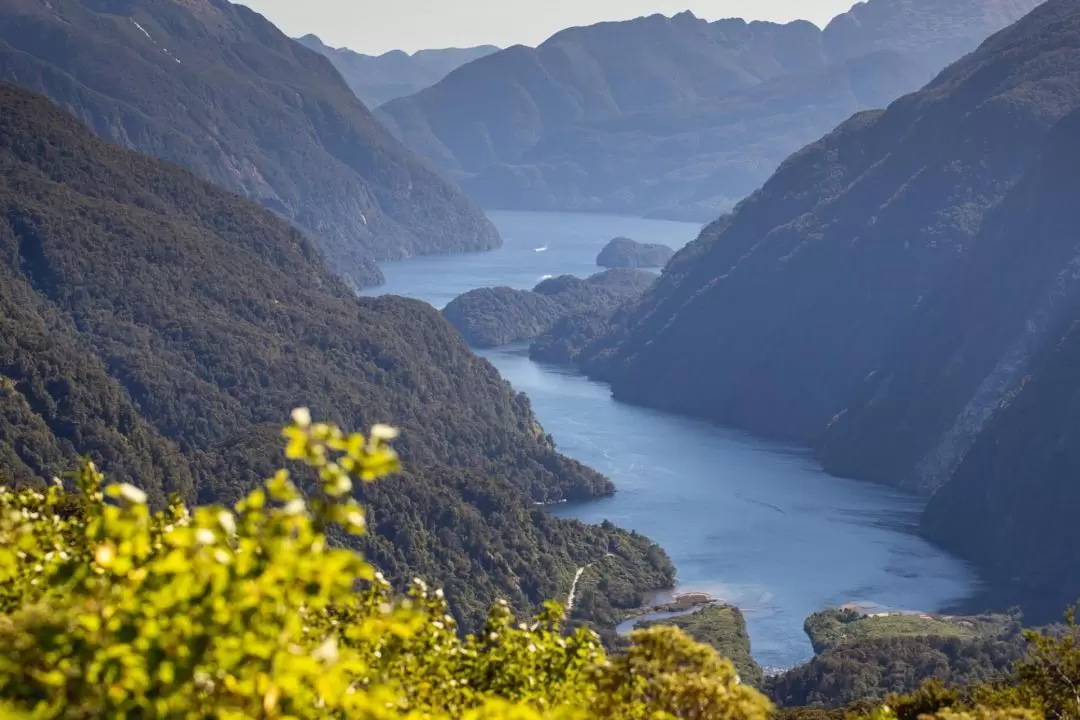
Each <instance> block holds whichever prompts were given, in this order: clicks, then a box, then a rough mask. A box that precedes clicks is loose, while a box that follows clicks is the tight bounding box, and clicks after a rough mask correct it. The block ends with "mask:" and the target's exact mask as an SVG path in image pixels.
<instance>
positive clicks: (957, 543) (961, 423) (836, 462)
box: [564, 0, 1080, 617]
mask: <svg viewBox="0 0 1080 720" xmlns="http://www.w3.org/2000/svg"><path fill="white" fill-rule="evenodd" d="M1078 197H1080V3H1077V2H1076V1H1075V0H1049V2H1047V3H1046V4H1045V5H1043V6H1041V7H1039V8H1037V9H1036V10H1034V11H1033V12H1032V13H1030V14H1029V15H1028V16H1027V17H1025V18H1024V19H1023V20H1021V21H1020V22H1018V23H1016V24H1015V25H1013V26H1011V27H1009V28H1008V29H1006V30H1004V31H1002V32H1000V33H998V34H996V35H995V36H993V37H992V38H990V39H989V40H988V41H986V42H985V43H984V44H983V45H982V46H981V47H980V48H979V49H978V50H977V51H976V52H974V53H971V54H970V55H968V56H967V57H965V58H963V59H962V60H960V61H958V62H957V63H955V64H953V65H952V66H951V67H949V68H948V69H947V70H945V71H944V72H942V73H941V74H940V75H939V76H938V77H937V78H936V79H935V80H934V81H933V82H932V83H930V84H929V85H927V86H926V87H925V88H924V89H922V90H921V91H919V92H917V93H914V94H911V95H908V96H906V97H904V98H902V99H901V100H898V101H897V102H895V103H893V104H892V105H891V106H890V107H889V108H888V109H887V110H885V111H880V110H879V111H871V112H866V113H861V114H859V115H857V116H855V117H854V118H852V119H850V120H849V121H848V122H846V123H844V124H842V125H841V126H840V127H838V128H837V129H836V130H835V131H834V132H832V133H830V134H829V135H827V136H825V137H824V138H822V139H820V140H818V141H817V142H815V143H813V144H811V145H809V146H807V147H806V148H804V149H802V150H801V151H799V152H798V153H796V154H794V155H792V156H791V157H790V158H789V159H788V160H786V161H785V162H784V163H783V165H782V166H781V167H780V169H779V170H778V171H777V172H776V173H775V174H774V175H773V176H772V177H771V178H770V179H769V181H768V182H766V183H765V185H764V186H763V187H762V188H761V189H760V190H758V191H757V192H755V193H754V194H753V195H751V196H750V197H749V198H747V199H746V200H745V201H743V202H742V203H740V204H739V206H738V207H737V208H736V210H735V211H734V212H733V213H732V214H730V215H727V216H724V217H723V218H721V219H720V220H718V221H716V222H714V223H712V224H711V225H710V226H708V227H707V228H706V229H705V230H704V231H703V232H702V234H701V236H700V237H699V238H698V239H697V240H695V241H694V242H693V243H691V244H690V245H688V246H687V247H686V248H685V249H684V250H682V251H681V252H679V253H678V254H677V255H676V256H675V257H674V258H673V259H672V260H671V261H670V262H669V263H668V265H667V266H666V267H665V269H664V273H663V275H662V276H661V279H660V280H659V281H658V283H657V284H656V285H654V286H653V287H652V288H651V289H650V290H649V291H647V292H646V294H645V295H644V296H643V298H642V299H641V300H640V301H639V302H638V303H637V304H636V305H634V306H633V307H632V308H631V309H629V310H627V311H626V312H623V313H621V314H617V316H616V317H617V320H616V321H614V322H613V323H612V324H611V325H609V327H608V328H606V330H605V329H603V328H601V329H597V328H595V327H588V328H585V330H586V331H587V332H585V331H582V330H581V329H579V328H567V332H568V335H572V336H573V337H571V338H570V339H571V340H573V339H575V338H577V340H576V342H577V346H576V347H573V348H572V349H571V350H572V351H569V352H566V353H564V355H565V356H569V357H574V356H575V353H578V354H577V355H576V357H577V360H578V362H579V363H580V364H581V365H582V366H583V367H585V368H586V369H587V370H588V371H590V372H591V373H592V374H593V375H594V376H598V377H601V378H604V379H607V380H609V381H610V382H611V383H612V385H613V390H614V393H615V395H616V396H617V397H619V398H620V399H623V400H627V401H633V402H639V403H642V404H646V405H650V406H657V407H662V408H664V409H666V410H669V411H676V412H682V413H687V414H692V415H697V416H703V417H706V418H709V419H711V420H714V421H718V422H722V423H725V424H731V425H737V426H741V427H743V428H747V429H750V430H753V431H756V432H758V433H762V434H767V435H773V436H781V437H785V438H791V439H795V440H797V441H799V442H802V443H806V444H812V445H815V446H816V448H817V453H818V457H819V458H820V459H821V460H822V461H823V462H824V464H825V467H826V468H827V469H828V470H830V471H832V472H834V473H837V474H840V475H844V476H849V477H855V478H860V479H866V480H875V481H878V482H882V483H886V484H889V485H892V486H897V487H903V488H906V489H910V490H913V491H918V492H920V493H923V494H924V495H926V496H929V497H930V500H929V508H928V510H927V512H926V515H925V517H924V519H923V529H924V532H925V533H926V534H928V535H929V536H930V537H932V538H933V539H935V540H937V541H939V542H941V543H942V544H943V545H944V546H945V547H947V548H949V549H951V550H953V551H955V552H957V553H959V554H961V555H963V556H964V557H966V558H968V559H971V560H974V561H976V562H978V563H979V565H980V566H981V567H982V568H983V569H984V570H986V571H987V572H990V573H994V574H995V575H996V576H997V577H999V578H1005V579H1008V580H1013V579H1019V582H1018V583H1017V587H1018V588H1020V589H1021V593H1020V598H1019V599H1021V600H1022V601H1023V603H1024V605H1025V606H1026V607H1029V608H1030V607H1037V608H1039V609H1041V610H1043V611H1046V610H1047V607H1046V606H1047V605H1049V606H1050V607H1051V608H1052V612H1053V614H1054V615H1056V614H1057V612H1058V611H1059V609H1060V607H1061V606H1062V605H1064V604H1066V603H1071V602H1074V601H1075V598H1076V597H1077V596H1078V595H1080V570H1078V568H1080V524H1077V523H1076V521H1075V514H1076V508H1077V507H1078V506H1080V482H1078V478H1080V321H1078V318H1080V241H1078V236H1077V227H1078V226H1080V205H1078V203H1077V198H1078ZM598 336H599V339H598ZM582 343H584V344H585V347H584V348H583V349H581V348H580V345H581V344H582ZM578 351H580V352H578ZM1015 599H1016V598H1014V600H1015ZM1043 617H1045V616H1043Z"/></svg>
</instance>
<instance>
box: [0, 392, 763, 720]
mask: <svg viewBox="0 0 1080 720" xmlns="http://www.w3.org/2000/svg"><path fill="white" fill-rule="evenodd" d="M395 434H396V433H395V432H394V431H393V430H392V429H391V428H388V427H385V426H375V427H374V428H372V430H371V432H370V434H369V435H368V436H367V437H365V436H363V435H361V434H353V435H346V434H343V433H342V432H341V431H340V430H338V429H337V428H335V427H333V426H329V425H325V424H313V423H311V421H310V417H309V416H308V414H307V412H306V411H304V410H299V411H297V412H296V413H294V422H293V423H292V424H291V425H290V426H289V427H287V428H286V429H285V437H286V440H287V448H286V456H287V457H288V458H289V459H291V460H294V461H298V462H299V463H301V464H302V465H303V466H305V467H306V468H307V469H310V471H311V475H312V476H313V477H314V478H315V480H313V481H312V482H311V483H310V486H309V485H308V484H307V483H305V490H306V491H307V492H306V493H305V492H301V489H300V487H299V486H298V485H297V483H296V481H294V479H293V478H292V476H291V475H290V474H289V472H287V471H285V470H282V471H279V472H278V473H277V474H275V475H274V477H273V478H271V479H270V480H268V481H267V482H266V484H265V486H264V487H260V488H258V489H256V490H254V491H253V492H251V493H250V494H248V495H247V496H246V497H245V498H244V499H243V500H241V501H240V502H238V503H237V504H236V505H235V506H234V507H233V508H231V509H227V508H224V507H219V506H209V507H198V508H195V509H193V510H189V509H187V508H186V507H184V505H183V504H182V503H181V502H180V501H179V500H178V499H174V500H173V501H172V502H171V504H170V505H169V506H168V507H167V508H164V509H162V510H159V511H157V512H153V511H152V510H151V508H150V507H149V506H148V505H147V497H146V495H145V493H143V492H142V491H141V490H139V489H138V488H136V487H133V486H131V485H106V484H105V481H104V478H103V477H102V475H101V474H100V473H99V472H98V471H97V469H96V468H95V467H94V466H93V464H91V463H89V462H87V463H85V464H84V465H83V466H82V467H81V468H80V469H79V471H78V472H77V473H76V474H75V476H74V484H75V487H76V488H77V494H74V495H72V494H69V493H67V492H65V491H64V490H63V488H62V487H61V485H60V483H59V482H57V483H56V484H55V485H54V486H53V487H51V488H49V489H48V491H46V492H41V491H39V490H33V489H26V490H19V491H15V490H12V489H10V488H3V487H0V653H2V654H0V716H3V717H27V718H31V717H32V718H96V717H110V718H113V717H121V718H123V717H129V718H134V717H139V718H150V717H153V718H164V717H184V718H221V719H222V720H229V719H230V718H251V717H259V718H271V717H281V718H326V717H341V718H398V717H415V718H421V717H423V718H442V717H467V718H475V719H476V720H480V719H481V718H485V719H486V718H520V719H521V720H526V719H532V718H541V717H550V718H642V719H644V718H650V719H653V718H671V717H678V718H720V719H730V720H764V719H765V718H766V717H767V715H768V713H769V712H770V707H769V704H768V702H767V701H766V700H765V699H764V698H763V697H762V696H761V695H759V694H758V693H757V692H755V691H754V690H752V689H750V688H748V687H745V686H743V685H741V684H739V682H738V679H737V677H736V674H735V671H734V669H733V667H732V666H731V664H730V663H729V662H728V661H726V660H722V659H720V658H719V657H718V656H717V655H716V653H715V652H714V651H713V650H711V649H710V648H708V647H705V646H702V645H698V644H696V643H694V642H693V641H691V640H689V639H688V638H687V637H685V636H684V635H682V634H681V633H680V632H679V631H677V630H675V629H673V628H655V629H651V630H648V631H642V632H639V633H636V634H635V635H634V636H633V638H632V645H631V647H630V650H629V652H628V653H626V654H625V655H623V656H620V657H618V658H614V659H609V658H607V657H606V656H605V654H604V652H603V649H602V647H601V645H600V642H599V639H598V638H597V636H596V635H595V634H594V633H592V632H591V631H588V630H585V629H579V630H577V631H575V632H574V633H572V634H566V633H564V631H563V628H562V625H561V623H562V619H563V611H562V609H561V608H560V607H559V606H557V605H555V604H549V605H548V606H547V607H546V609H545V610H544V612H542V613H541V614H540V615H539V616H538V617H536V618H534V619H533V620H532V621H531V622H530V623H523V624H516V623H515V621H514V619H513V617H512V616H511V613H510V611H509V610H508V609H507V607H506V606H505V605H503V604H500V605H496V607H494V608H493V609H492V611H491V614H490V616H489V618H488V621H487V624H486V626H485V627H484V629H483V631H482V632H479V633H477V634H474V635H469V636H465V637H462V636H461V635H460V634H459V633H458V631H457V628H456V627H455V624H454V620H453V618H452V617H451V616H450V614H449V612H448V608H447V605H446V602H445V600H444V598H443V597H442V593H441V592H440V591H435V592H429V591H428V589H427V588H426V586H425V585H424V583H423V582H422V581H420V580H416V581H414V582H413V584H412V586H411V587H410V588H409V590H408V592H407V593H406V595H405V596H404V597H401V596H397V595H395V594H394V593H393V591H392V589H391V588H390V586H389V585H388V583H386V581H385V580H384V579H383V578H382V577H381V576H380V574H379V573H377V572H376V571H375V570H374V569H373V568H372V567H371V566H370V565H369V564H368V563H366V562H365V561H364V559H363V558H362V557H361V556H360V555H358V554H357V553H355V552H354V551H351V550H346V549H340V548H338V547H335V546H334V544H332V543H331V542H329V540H328V537H329V536H331V534H332V533H351V534H362V533H363V532H364V527H365V524H364V513H363V510H362V508H360V507H359V505H358V504H357V503H356V502H355V500H353V498H352V490H353V483H354V482H357V481H361V482H370V481H374V480H376V479H378V478H380V477H384V476H386V475H387V474H390V473H392V472H394V471H395V470H396V469H398V460H397V455H396V454H395V453H394V451H393V449H392V448H391V446H390V444H389V441H391V440H392V439H393V437H394V436H395ZM305 477H306V475H305Z"/></svg>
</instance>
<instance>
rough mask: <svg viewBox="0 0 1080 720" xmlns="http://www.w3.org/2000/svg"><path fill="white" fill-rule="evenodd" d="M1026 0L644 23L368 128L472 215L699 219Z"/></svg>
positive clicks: (446, 90) (507, 53) (596, 36)
mask: <svg viewBox="0 0 1080 720" xmlns="http://www.w3.org/2000/svg"><path fill="white" fill-rule="evenodd" d="M1039 2H1040V0H957V1H956V2H949V3H942V2H938V1H936V0H903V2H897V1H896V0H870V2H868V3H860V4H859V5H857V6H856V7H855V8H853V9H852V10H851V12H849V13H846V14H844V15H841V16H840V17H838V18H836V20H834V22H833V23H831V24H830V25H829V26H828V27H827V28H826V29H825V30H820V29H818V28H817V27H815V26H814V25H812V24H810V23H808V22H794V23H790V24H787V25H777V24H772V23H763V22H751V23H747V22H744V21H742V20H721V21H717V22H712V23H710V22H706V21H705V20H701V19H699V18H696V17H694V16H693V15H692V14H690V13H682V14H680V15H676V16H674V17H672V18H666V17H662V16H660V15H653V16H650V17H643V18H638V19H636V20H630V21H626V22H617V23H601V24H599V25H594V26H590V27H584V28H571V29H568V30H564V31H562V32H560V33H557V34H556V35H554V36H553V37H551V38H550V39H549V40H547V41H546V42H544V43H543V44H541V45H540V46H539V47H537V48H535V49H533V48H525V47H520V46H518V47H512V48H508V49H506V50H503V51H501V52H498V53H495V54H493V55H489V56H487V57H485V58H482V59H480V60H477V61H475V62H472V63H470V64H468V65H466V66H464V67H462V68H459V69H458V70H456V71H455V72H453V73H451V74H450V75H449V76H447V77H446V79H445V80H443V81H442V82H440V83H438V84H436V85H435V86H433V87H431V88H428V89H427V90H423V91H421V92H419V93H417V94H416V95H413V96H411V97H408V98H401V99H398V100H394V101H392V102H390V103H387V104H386V105H384V106H383V107H382V108H380V113H381V114H382V115H383V117H384V118H385V120H386V122H387V124H388V125H389V126H390V127H391V128H392V129H394V130H395V131H396V132H397V134H398V135H399V137H401V138H403V139H404V140H405V142H406V144H408V145H409V146H410V147H412V148H413V149H414V150H416V151H417V152H418V153H420V154H421V155H423V156H424V157H426V158H428V159H429V160H430V161H431V162H432V163H434V164H435V165H436V166H438V167H440V168H443V169H444V170H446V171H447V172H449V173H452V174H453V175H454V177H457V178H459V179H460V181H461V182H462V184H463V186H464V187H465V188H466V189H467V190H468V191H469V192H470V194H471V195H472V196H473V197H475V198H477V199H478V200H479V201H480V202H481V203H483V204H484V205H485V206H489V207H501V208H524V209H535V210H604V211H611V212H621V213H630V214H638V215H650V214H651V215H663V216H668V217H679V218H692V219H700V220H711V219H713V218H715V217H716V216H717V215H718V214H719V213H720V212H722V211H726V210H728V209H730V207H731V206H732V205H733V204H734V203H735V202H736V201H738V200H740V199H742V198H743V197H744V196H745V195H747V194H748V193H750V192H751V191H753V190H754V189H755V188H756V187H758V186H759V185H760V184H761V183H762V182H763V181H764V180H765V179H767V178H768V176H769V174H770V173H772V171H773V170H774V169H775V168H776V167H777V165H778V164H779V163H780V162H781V161H782V160H783V159H784V158H785V157H787V156H788V155H789V154H790V153H791V152H793V151H795V150H797V149H798V148H799V147H801V146H803V145H805V144H806V143H807V142H810V141H811V140H813V139H815V138H817V137H819V136H820V135H822V134H823V133H825V132H828V131H829V130H831V129H832V128H833V127H835V126H836V124H837V123H839V122H841V121H842V120H844V119H845V118H847V117H849V116H850V115H851V114H852V113H854V112H856V111H859V110H864V109H867V108H876V107H881V106H884V105H885V104H887V103H888V102H890V101H892V100H893V99H895V98H897V97H899V96H900V95H902V94H903V93H905V92H910V91H912V90H915V89H917V88H918V87H919V86H921V85H922V84H924V83H925V82H927V81H928V80H930V79H931V77H932V76H933V75H934V73H936V72H937V71H938V70H940V69H941V68H942V67H943V66H944V65H945V64H946V63H948V62H950V61H952V60H955V59H956V58H958V57H960V56H961V55H963V54H964V53H965V52H968V51H970V50H972V49H974V48H975V47H976V46H977V45H978V43H979V42H981V41H982V40H983V39H985V38H986V37H987V36H988V35H990V34H991V33H992V32H994V31H996V30H999V29H1000V28H1002V27H1004V26H1005V25H1007V24H1008V23H1009V22H1011V21H1014V20H1017V19H1019V18H1020V17H1021V16H1022V15H1023V14H1024V13H1025V12H1026V11H1028V10H1030V9H1032V8H1033V7H1035V6H1036V5H1038V3H1039Z"/></svg>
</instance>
